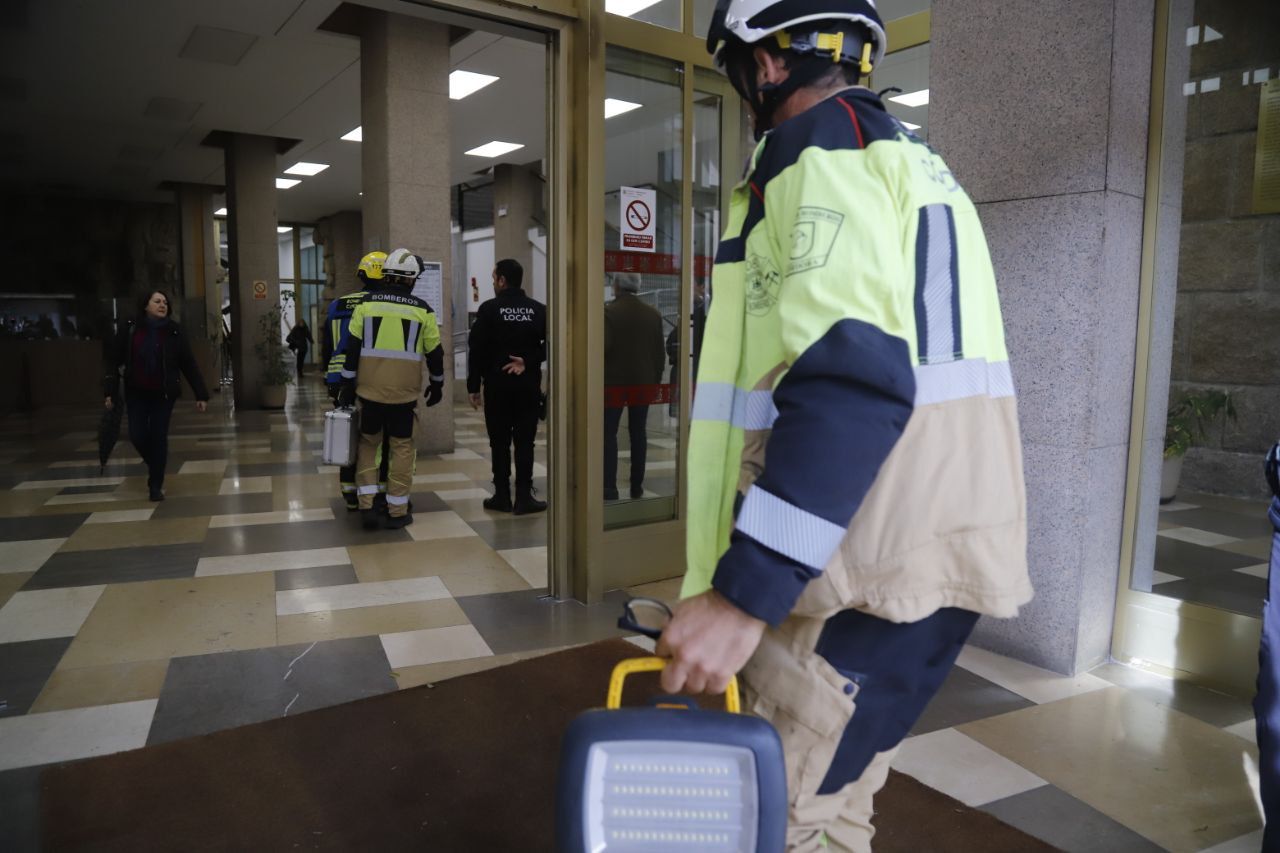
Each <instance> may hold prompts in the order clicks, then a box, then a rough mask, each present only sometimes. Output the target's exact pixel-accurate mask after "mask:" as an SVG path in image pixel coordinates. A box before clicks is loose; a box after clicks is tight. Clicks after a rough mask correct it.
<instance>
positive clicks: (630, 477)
mask: <svg viewBox="0 0 1280 853" xmlns="http://www.w3.org/2000/svg"><path fill="white" fill-rule="evenodd" d="M605 66H606V72H605V94H606V100H605V140H606V142H605V174H606V184H607V186H606V193H605V204H604V213H605V216H604V220H605V221H604V223H603V231H604V241H605V242H604V246H605V253H604V267H605V268H604V273H605V275H604V283H605V288H606V292H605V295H604V300H605V304H604V309H603V310H604V335H603V351H602V352H601V353H600V358H601V360H602V366H603V370H602V377H603V401H604V405H603V410H602V411H601V412H600V415H599V417H600V421H599V423H600V427H601V429H602V439H603V440H602V445H603V460H602V472H603V482H602V483H600V484H599V486H598V489H599V491H598V492H597V493H596V494H597V495H598V500H599V501H601V502H602V504H603V512H602V518H603V526H604V536H603V537H602V540H601V543H602V547H603V550H604V551H605V554H604V555H603V560H602V561H601V563H600V564H601V565H603V566H606V567H607V568H606V577H605V578H604V584H603V588H604V589H612V588H617V587H624V586H632V585H635V584H639V583H645V582H649V581H656V580H662V579H665V578H670V577H675V576H677V575H680V574H681V573H682V572H683V568H684V517H685V506H686V497H685V495H684V482H685V465H686V459H687V438H688V427H689V414H690V411H691V404H692V399H693V395H694V394H695V393H696V388H695V387H694V378H695V376H696V365H697V361H698V355H699V349H700V346H701V342H702V328H703V325H704V323H705V318H706V310H707V307H708V299H707V295H708V285H709V282H710V276H711V265H712V260H713V258H714V256H715V248H716V245H717V244H718V242H719V239H720V228H721V223H722V222H723V204H724V202H725V200H726V199H727V192H725V190H726V189H727V187H726V186H725V185H726V183H729V184H731V183H732V181H733V178H729V179H727V181H726V180H725V179H722V176H723V175H724V174H725V171H726V164H732V165H727V170H728V173H729V175H735V174H736V172H737V169H738V165H737V163H738V161H739V157H738V151H739V149H740V146H739V144H738V138H739V136H740V124H739V122H740V119H739V114H738V105H737V100H736V98H734V97H731V91H730V89H729V87H728V84H727V82H726V81H725V80H724V78H723V77H721V76H720V75H718V74H714V73H712V72H709V71H707V70H705V69H701V68H694V67H693V66H691V65H688V64H686V63H681V62H677V61H673V60H669V59H659V58H656V57H652V56H648V55H645V54H642V53H638V52H635V51H632V50H627V49H625V48H621V47H617V46H610V47H609V48H608V51H607V54H606V63H605ZM650 217H652V219H651V221H650ZM592 487H593V488H596V487H595V484H592Z"/></svg>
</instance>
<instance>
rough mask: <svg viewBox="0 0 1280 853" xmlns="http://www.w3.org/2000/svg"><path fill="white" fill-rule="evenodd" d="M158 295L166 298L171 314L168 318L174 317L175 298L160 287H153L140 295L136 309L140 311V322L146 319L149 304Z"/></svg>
mask: <svg viewBox="0 0 1280 853" xmlns="http://www.w3.org/2000/svg"><path fill="white" fill-rule="evenodd" d="M157 293H158V294H160V295H161V296H163V297H164V301H165V303H166V304H167V305H168V306H169V313H168V314H167V315H166V316H168V317H173V297H172V296H170V295H169V291H167V290H161V289H160V288H158V287H152V288H149V289H147V290H144V291H142V292H141V293H139V294H138V304H137V306H136V308H137V309H138V319H139V320H143V319H145V318H146V316H147V303H148V302H150V301H151V297H153V296H155V295H156V294H157Z"/></svg>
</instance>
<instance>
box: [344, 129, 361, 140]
mask: <svg viewBox="0 0 1280 853" xmlns="http://www.w3.org/2000/svg"><path fill="white" fill-rule="evenodd" d="M363 131H364V125H360V126H359V127H357V128H356V129H355V130H352V131H349V132H347V133H344V134H342V138H343V139H345V140H347V141H348V142H362V141H364V133H363Z"/></svg>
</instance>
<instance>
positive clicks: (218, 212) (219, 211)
mask: <svg viewBox="0 0 1280 853" xmlns="http://www.w3.org/2000/svg"><path fill="white" fill-rule="evenodd" d="M213 215H214V216H226V215H227V209H226V208H225V207H220V208H218V209H217V210H215V211H214V212H213Z"/></svg>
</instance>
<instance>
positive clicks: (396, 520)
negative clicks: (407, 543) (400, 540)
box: [382, 512, 413, 530]
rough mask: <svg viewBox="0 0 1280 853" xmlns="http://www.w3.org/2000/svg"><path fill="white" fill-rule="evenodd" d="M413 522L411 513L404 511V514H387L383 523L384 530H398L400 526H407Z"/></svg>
mask: <svg viewBox="0 0 1280 853" xmlns="http://www.w3.org/2000/svg"><path fill="white" fill-rule="evenodd" d="M410 524H413V513H411V512H406V513H405V514H404V515H391V516H387V520H386V521H385V522H384V523H383V525H382V527H383V529H384V530H399V529H401V528H402V527H408V526H409V525H410Z"/></svg>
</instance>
